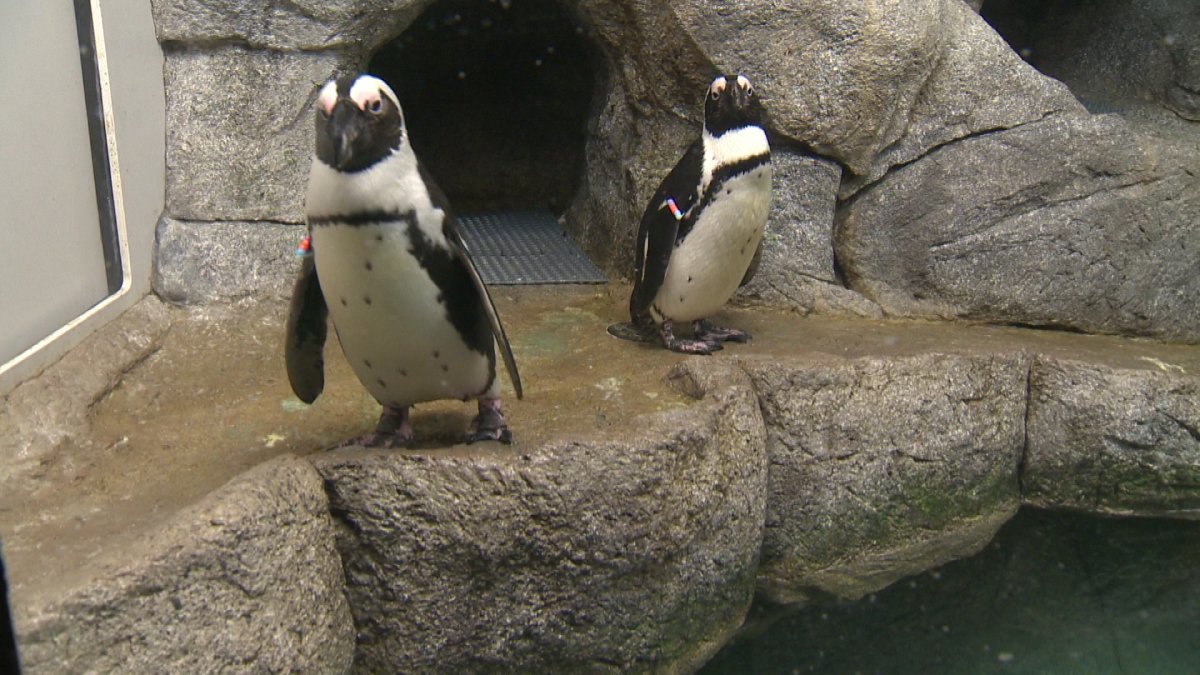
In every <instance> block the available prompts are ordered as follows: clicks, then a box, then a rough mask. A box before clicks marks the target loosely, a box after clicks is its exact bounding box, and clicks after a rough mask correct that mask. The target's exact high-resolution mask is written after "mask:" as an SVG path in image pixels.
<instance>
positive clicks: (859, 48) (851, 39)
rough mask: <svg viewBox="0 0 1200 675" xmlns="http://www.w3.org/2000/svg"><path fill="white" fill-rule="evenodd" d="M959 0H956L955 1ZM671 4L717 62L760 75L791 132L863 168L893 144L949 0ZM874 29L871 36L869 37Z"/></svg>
mask: <svg viewBox="0 0 1200 675" xmlns="http://www.w3.org/2000/svg"><path fill="white" fill-rule="evenodd" d="M956 1H957V0H956ZM876 4H877V3H873V2H867V1H865V0H853V1H851V2H843V1H838V0H819V1H818V2H808V3H803V4H800V3H778V2H771V1H770V0H752V1H750V2H740V3H738V4H737V5H736V8H735V7H734V6H732V5H728V4H725V3H710V2H699V1H692V2H680V3H673V7H674V11H675V13H676V14H677V15H678V16H679V17H680V20H681V22H682V23H683V25H684V28H685V29H686V30H687V31H688V34H689V35H690V36H691V37H692V38H693V39H694V40H695V41H696V43H697V44H698V45H699V46H700V48H701V49H702V50H703V51H704V53H705V54H707V55H708V56H709V57H710V58H711V59H712V61H713V62H714V63H716V64H719V65H721V66H726V67H730V68H739V69H743V70H745V71H746V72H747V73H750V74H751V76H752V77H756V79H757V82H758V87H759V90H760V91H761V92H762V96H763V100H764V102H765V103H766V104H767V107H768V109H769V111H770V114H771V118H772V121H773V122H774V124H775V125H776V126H777V127H778V129H779V130H780V131H782V132H784V133H786V134H787V135H789V136H791V137H793V138H796V139H797V140H802V141H805V142H807V143H810V144H812V145H813V147H815V148H816V149H817V150H819V151H821V152H822V153H825V154H828V155H830V156H832V157H834V158H836V159H838V160H840V161H842V162H845V163H846V164H847V165H848V166H849V167H850V170H851V171H853V172H855V173H863V172H865V171H866V170H867V168H868V167H869V166H870V164H871V162H872V159H873V157H874V155H875V154H876V153H877V152H879V150H881V149H882V148H885V147H887V146H889V145H891V144H892V143H894V142H895V141H896V140H897V139H898V138H899V137H900V135H901V133H902V132H903V130H904V127H905V125H906V124H907V122H908V114H909V110H910V109H911V107H912V105H913V103H914V101H915V100H916V98H917V96H918V94H919V92H920V89H921V85H922V83H923V82H924V81H925V80H926V79H927V78H928V77H929V75H930V74H931V73H932V72H933V70H934V68H935V66H936V62H937V54H938V51H939V49H940V43H941V38H942V35H941V33H942V31H941V26H940V17H941V13H942V11H943V7H942V6H943V4H944V3H943V0H913V1H910V2H889V3H887V7H886V9H884V8H877V7H875V5H876ZM867 36H869V38H868V37H867Z"/></svg>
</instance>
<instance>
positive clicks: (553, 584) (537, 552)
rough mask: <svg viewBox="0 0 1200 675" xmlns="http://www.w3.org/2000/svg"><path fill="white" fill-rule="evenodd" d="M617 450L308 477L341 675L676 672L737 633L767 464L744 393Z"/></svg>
mask: <svg viewBox="0 0 1200 675" xmlns="http://www.w3.org/2000/svg"><path fill="white" fill-rule="evenodd" d="M631 427H633V430H632V431H631V432H629V433H628V434H627V435H624V436H623V437H621V438H598V439H590V438H581V439H577V440H572V441H561V442H555V443H552V444H550V445H547V446H545V447H542V448H537V449H519V450H518V451H517V452H515V453H514V452H512V451H509V450H507V449H505V450H499V449H498V450H494V451H493V450H487V449H485V448H482V447H481V448H477V449H474V450H472V451H471V452H470V453H467V454H464V453H457V452H432V453H425V454H415V453H407V452H405V453H397V452H367V451H356V450H351V451H342V452H336V453H332V454H329V455H326V456H324V457H321V458H319V459H317V460H316V466H317V468H318V470H319V471H320V472H321V473H322V475H323V476H324V477H325V481H326V485H327V487H328V490H329V492H330V495H331V503H332V507H333V509H334V513H335V514H336V516H337V518H338V519H339V520H340V521H341V522H342V523H343V525H344V527H343V528H342V529H341V534H340V536H339V546H340V548H341V551H342V555H343V559H344V560H345V565H346V576H347V581H348V593H349V597H350V602H351V606H352V607H353V610H354V617H355V624H356V626H357V629H358V657H357V660H356V662H355V668H356V670H359V671H362V672H396V671H406V672H414V671H415V672H424V671H434V670H437V671H457V672H467V671H479V670H502V671H519V672H533V671H538V672H566V671H580V670H599V671H609V670H619V671H630V670H634V671H645V670H655V671H662V672H687V671H689V670H691V669H693V668H695V667H697V666H698V665H699V664H700V663H703V662H704V661H705V660H707V659H708V658H709V657H710V656H711V655H712V654H713V653H714V652H715V650H716V649H717V648H718V647H719V646H720V645H721V644H722V643H723V642H724V640H725V639H727V638H728V636H729V635H731V634H732V632H733V631H734V630H735V629H736V628H737V627H738V626H739V625H740V624H741V621H742V619H743V617H744V615H745V611H746V609H747V607H748V606H749V603H750V598H751V595H752V592H753V588H754V571H755V566H756V563H757V560H758V547H759V543H760V541H761V535H762V519H763V510H764V507H765V503H764V497H765V494H766V491H765V484H766V461H765V455H764V452H763V429H762V420H761V418H760V416H759V413H758V407H757V405H756V402H755V400H754V397H753V394H752V393H751V392H750V390H749V388H748V387H747V386H746V385H745V384H741V385H737V386H735V387H732V388H725V389H722V390H719V391H716V392H715V393H713V395H712V396H711V397H710V398H708V399H706V400H705V401H703V402H701V403H699V404H697V405H695V406H693V407H690V408H688V409H685V410H678V411H672V412H668V413H663V414H661V415H657V416H654V417H652V418H640V419H637V420H631Z"/></svg>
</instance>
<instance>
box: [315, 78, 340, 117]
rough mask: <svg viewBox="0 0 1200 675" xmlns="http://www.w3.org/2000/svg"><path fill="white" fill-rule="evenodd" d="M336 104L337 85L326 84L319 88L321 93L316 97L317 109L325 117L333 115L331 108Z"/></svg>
mask: <svg viewBox="0 0 1200 675" xmlns="http://www.w3.org/2000/svg"><path fill="white" fill-rule="evenodd" d="M336 104H337V85H335V84H334V83H333V82H330V83H328V84H326V85H325V86H324V87H322V88H321V93H320V94H318V95H317V108H318V109H320V111H321V112H323V113H325V114H326V115H330V114H332V113H333V106H334V105H336Z"/></svg>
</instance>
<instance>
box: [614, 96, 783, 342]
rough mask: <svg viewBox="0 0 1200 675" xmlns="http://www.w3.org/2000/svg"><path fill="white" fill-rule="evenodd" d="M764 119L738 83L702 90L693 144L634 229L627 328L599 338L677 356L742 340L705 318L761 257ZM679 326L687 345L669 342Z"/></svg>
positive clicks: (765, 205) (765, 207)
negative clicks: (688, 328)
mask: <svg viewBox="0 0 1200 675" xmlns="http://www.w3.org/2000/svg"><path fill="white" fill-rule="evenodd" d="M765 114H766V113H765V110H764V109H763V106H762V104H761V103H760V102H759V100H758V97H757V95H756V94H755V92H754V86H753V85H752V84H751V82H750V80H749V78H747V77H746V76H745V75H737V76H736V77H735V76H732V75H722V76H720V77H718V78H716V79H715V80H713V82H712V84H711V85H709V88H708V92H707V93H706V97H705V102H704V125H703V129H702V131H701V135H700V138H698V139H696V140H695V142H693V143H692V145H691V146H690V147H689V148H688V149H687V151H686V152H685V153H684V154H683V157H682V158H681V159H680V160H679V162H678V163H677V164H676V165H675V168H674V169H672V170H671V172H670V173H669V174H667V177H666V178H664V179H663V181H662V184H660V185H659V186H658V190H657V191H656V192H655V193H654V196H653V197H651V198H650V202H649V204H647V206H646V210H645V212H644V213H643V215H642V220H641V224H640V225H639V227H638V235H637V247H636V249H635V252H634V256H635V258H634V260H635V263H634V280H633V281H634V285H633V292H632V294H631V295H630V298H629V316H630V319H631V321H630V322H629V323H618V324H613V325H612V326H609V329H608V331H609V333H611V334H612V335H614V336H616V337H620V338H624V339H630V340H638V341H654V340H657V341H658V342H660V343H661V344H662V346H664V347H666V348H667V349H670V350H672V351H676V352H681V353H685V354H710V353H712V352H714V351H717V350H720V349H721V348H722V344H721V343H723V342H729V341H732V342H748V341H749V340H750V334H749V333H747V332H745V331H741V330H737V329H733V328H721V327H718V326H715V325H713V324H712V323H711V322H710V321H709V320H708V318H707V317H709V316H711V315H712V314H714V313H715V312H717V311H718V310H720V309H721V307H723V306H724V305H725V303H726V302H728V301H729V299H730V298H731V297H733V294H734V293H735V292H736V291H737V289H738V287H739V286H742V285H744V284H746V283H747V282H749V281H750V279H751V278H752V277H753V276H754V272H755V270H756V269H757V265H758V260H759V258H760V257H761V255H762V238H763V232H764V230H765V229H766V225H767V213H768V212H769V210H770V207H771V148H770V145H769V143H768V142H767V134H766V131H765V130H764V128H763V124H764V122H765V120H764V117H765ZM686 322H690V323H691V324H692V332H693V335H692V338H690V339H688V338H682V337H678V336H676V335H675V325H676V324H677V323H686Z"/></svg>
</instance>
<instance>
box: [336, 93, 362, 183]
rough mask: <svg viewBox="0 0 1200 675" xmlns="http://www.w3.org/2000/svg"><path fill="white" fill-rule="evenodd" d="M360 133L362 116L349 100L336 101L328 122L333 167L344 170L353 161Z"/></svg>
mask: <svg viewBox="0 0 1200 675" xmlns="http://www.w3.org/2000/svg"><path fill="white" fill-rule="evenodd" d="M361 133H362V115H361V114H360V111H359V110H358V107H357V106H355V105H354V103H353V102H352V101H350V100H348V99H347V100H342V101H338V103H337V105H336V106H334V108H333V115H332V118H331V119H330V120H329V135H330V136H331V140H332V141H333V158H334V165H335V166H336V168H337V169H338V170H344V169H345V168H346V167H348V166H350V164H351V163H352V162H353V161H354V148H355V147H356V141H358V137H359V135H360V134H361Z"/></svg>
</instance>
